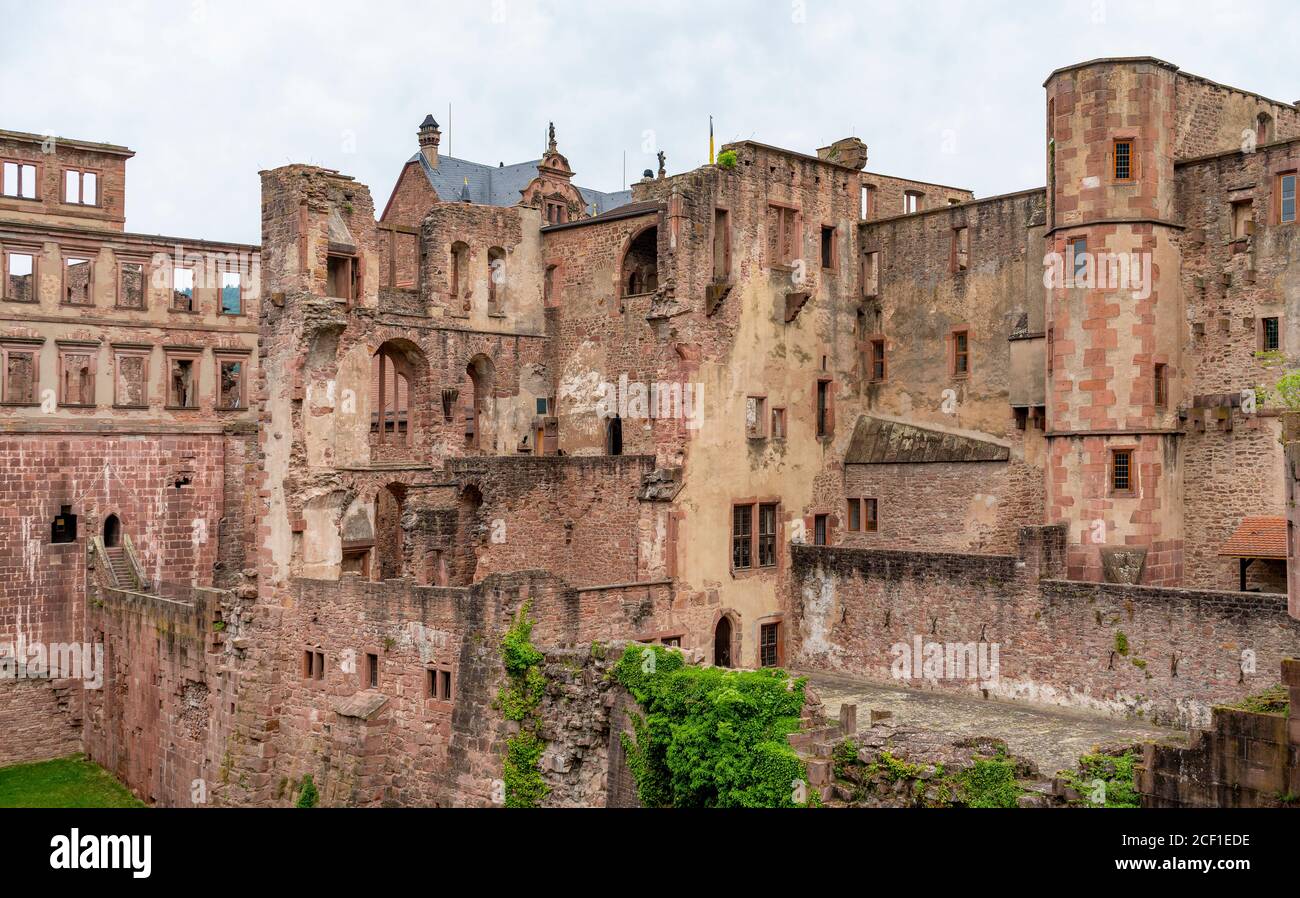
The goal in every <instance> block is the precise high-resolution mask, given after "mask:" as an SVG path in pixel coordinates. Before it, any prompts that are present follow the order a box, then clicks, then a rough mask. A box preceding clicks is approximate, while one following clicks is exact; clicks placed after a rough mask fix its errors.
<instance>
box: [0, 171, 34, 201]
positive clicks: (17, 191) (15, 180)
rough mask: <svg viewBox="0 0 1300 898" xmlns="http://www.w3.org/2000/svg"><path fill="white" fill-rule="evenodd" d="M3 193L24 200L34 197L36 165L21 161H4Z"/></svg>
mask: <svg viewBox="0 0 1300 898" xmlns="http://www.w3.org/2000/svg"><path fill="white" fill-rule="evenodd" d="M3 193H4V195H5V196H13V197H19V198H20V199H25V200H34V199H36V166H35V165H28V164H26V163H23V162H6V163H5V164H4V186H3Z"/></svg>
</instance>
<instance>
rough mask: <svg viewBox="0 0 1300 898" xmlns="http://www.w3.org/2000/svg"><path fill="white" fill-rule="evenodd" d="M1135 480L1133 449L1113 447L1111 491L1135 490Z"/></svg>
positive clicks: (1126, 491)
mask: <svg viewBox="0 0 1300 898" xmlns="http://www.w3.org/2000/svg"><path fill="white" fill-rule="evenodd" d="M1133 480H1134V477H1133V450H1132V449H1112V450H1111V452H1110V488H1111V492H1115V493H1131V492H1133Z"/></svg>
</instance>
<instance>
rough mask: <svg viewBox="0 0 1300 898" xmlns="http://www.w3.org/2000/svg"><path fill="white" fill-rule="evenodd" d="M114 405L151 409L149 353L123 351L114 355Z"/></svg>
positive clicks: (138, 350)
mask: <svg viewBox="0 0 1300 898" xmlns="http://www.w3.org/2000/svg"><path fill="white" fill-rule="evenodd" d="M113 404H114V405H115V406H117V407H118V408H148V407H149V351H148V350H145V349H121V350H117V351H116V352H115V353H114V355H113Z"/></svg>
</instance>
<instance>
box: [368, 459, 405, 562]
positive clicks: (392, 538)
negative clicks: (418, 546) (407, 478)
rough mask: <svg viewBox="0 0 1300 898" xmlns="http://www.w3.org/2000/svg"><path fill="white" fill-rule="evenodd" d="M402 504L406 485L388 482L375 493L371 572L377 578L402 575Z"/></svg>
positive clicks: (403, 533)
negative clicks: (373, 562)
mask: <svg viewBox="0 0 1300 898" xmlns="http://www.w3.org/2000/svg"><path fill="white" fill-rule="evenodd" d="M405 506H406V487H405V486H403V485H402V484H400V483H390V484H389V485H388V486H386V487H384V488H383V489H381V490H379V492H378V493H377V494H376V495H375V560H376V561H377V562H378V564H377V567H378V570H376V571H375V572H374V573H375V579H377V580H396V579H397V578H399V577H402V576H404V575H405V563H404V556H405V552H404V550H403V546H404V544H405V542H406V534H405V531H404V530H403V528H402V516H403V511H404V509H405Z"/></svg>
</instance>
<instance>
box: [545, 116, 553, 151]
mask: <svg viewBox="0 0 1300 898" xmlns="http://www.w3.org/2000/svg"><path fill="white" fill-rule="evenodd" d="M546 138H547V144H546V150H547V152H549V153H554V152H555V122H548V123H547V128H546Z"/></svg>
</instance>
